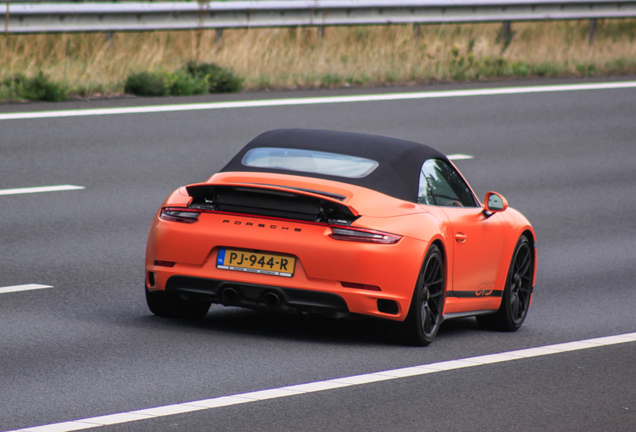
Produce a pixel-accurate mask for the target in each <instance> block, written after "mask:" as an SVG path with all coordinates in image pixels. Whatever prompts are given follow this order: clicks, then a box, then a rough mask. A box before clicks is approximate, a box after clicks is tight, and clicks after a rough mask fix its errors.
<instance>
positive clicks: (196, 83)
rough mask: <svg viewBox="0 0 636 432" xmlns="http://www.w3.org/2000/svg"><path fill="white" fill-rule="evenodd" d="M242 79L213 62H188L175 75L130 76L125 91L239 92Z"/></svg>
mask: <svg viewBox="0 0 636 432" xmlns="http://www.w3.org/2000/svg"><path fill="white" fill-rule="evenodd" d="M242 87H243V80H242V79H241V78H239V77H238V76H236V75H235V74H234V72H232V71H231V70H229V69H225V68H222V67H220V66H217V65H215V64H214V63H199V64H197V63H196V62H190V63H188V64H187V65H186V67H185V68H184V69H181V70H177V71H175V72H165V71H143V72H137V73H134V74H132V75H129V76H128V78H127V79H126V84H125V86H124V91H125V92H126V93H132V94H135V95H138V96H168V95H173V96H189V95H198V94H204V93H208V92H209V93H229V92H236V91H240V90H241V89H242Z"/></svg>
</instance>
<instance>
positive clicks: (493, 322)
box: [477, 235, 534, 332]
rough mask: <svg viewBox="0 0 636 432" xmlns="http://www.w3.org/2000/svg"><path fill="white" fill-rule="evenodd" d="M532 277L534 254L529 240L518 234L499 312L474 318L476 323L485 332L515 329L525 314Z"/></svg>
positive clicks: (524, 317) (528, 304)
mask: <svg viewBox="0 0 636 432" xmlns="http://www.w3.org/2000/svg"><path fill="white" fill-rule="evenodd" d="M533 275H534V253H533V250H532V246H530V241H529V240H528V238H527V237H526V236H525V235H522V236H521V237H520V238H519V241H518V242H517V245H516V246H515V250H514V253H513V254H512V260H511V261H510V267H509V269H508V276H507V277H506V286H505V288H504V292H503V296H502V299H501V306H500V307H499V310H498V311H497V312H496V313H495V314H493V315H482V316H478V317H477V323H478V324H479V325H480V326H481V327H482V328H485V329H488V330H497V331H505V332H514V331H517V330H519V328H520V327H521V325H522V324H523V321H524V320H525V319H526V315H527V314H528V307H529V306H530V298H531V296H532V277H533Z"/></svg>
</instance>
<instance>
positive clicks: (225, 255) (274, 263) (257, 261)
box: [216, 249, 296, 277]
mask: <svg viewBox="0 0 636 432" xmlns="http://www.w3.org/2000/svg"><path fill="white" fill-rule="evenodd" d="M295 265H296V258H293V257H290V256H283V255H275V254H265V253H258V252H248V251H240V250H234V249H219V255H218V256H217V258H216V267H217V268H220V269H224V270H236V271H244V272H249V273H260V274H267V275H274V276H285V277H292V276H293V275H294V266H295Z"/></svg>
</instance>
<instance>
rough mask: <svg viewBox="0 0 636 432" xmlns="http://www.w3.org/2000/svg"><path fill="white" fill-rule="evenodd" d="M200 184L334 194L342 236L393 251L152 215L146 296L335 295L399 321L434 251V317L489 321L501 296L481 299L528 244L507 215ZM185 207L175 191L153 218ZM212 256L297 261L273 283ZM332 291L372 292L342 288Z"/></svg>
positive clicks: (221, 180)
mask: <svg viewBox="0 0 636 432" xmlns="http://www.w3.org/2000/svg"><path fill="white" fill-rule="evenodd" d="M206 183H207V184H211V185H230V184H233V185H236V184H244V185H246V186H248V185H249V186H250V187H253V186H254V185H255V184H257V185H261V186H257V187H268V188H270V189H271V188H283V189H284V188H295V189H296V190H299V189H312V190H317V189H318V190H320V191H324V192H328V193H333V194H338V195H341V196H343V197H344V199H342V200H341V201H340V200H339V201H338V202H339V203H341V204H342V205H344V206H347V207H348V208H349V209H351V211H352V213H353V214H355V215H360V217H359V218H358V219H356V220H355V221H354V222H353V223H352V224H351V228H355V227H364V228H365V229H373V230H378V231H382V232H387V233H393V234H398V235H400V236H402V238H401V239H400V240H399V241H398V242H397V243H395V244H368V243H360V242H351V241H342V240H336V239H334V238H331V237H330V236H329V234H330V233H332V230H331V228H330V226H329V225H327V224H319V223H311V222H302V221H298V220H285V219H277V218H270V217H265V216H254V215H245V214H235V213H223V212H214V211H210V212H203V213H202V214H201V215H200V217H199V219H198V220H197V221H196V222H195V223H181V222H175V221H170V220H164V219H161V218H160V217H159V215H160V211H161V209H160V210H159V211H158V212H157V214H156V215H155V217H154V219H153V222H152V225H151V228H150V233H149V236H148V243H147V250H146V263H145V264H146V265H145V267H146V284H147V286H148V289H149V290H151V291H154V290H163V289H165V286H166V281H167V280H168V278H170V277H171V276H174V275H187V276H189V277H195V278H207V279H217V280H224V281H235V282H237V283H246V284H261V285H274V286H278V287H283V288H295V289H304V290H311V291H315V292H325V293H333V294H337V295H338V296H340V297H341V298H342V299H344V301H345V302H346V304H347V307H348V310H349V312H351V313H354V314H362V315H368V316H375V317H380V318H385V319H391V320H396V321H402V320H404V319H405V318H406V315H407V313H408V311H409V307H410V303H411V298H412V295H413V291H414V288H415V284H416V281H417V277H418V275H419V272H420V267H421V264H422V262H423V259H424V256H425V254H426V251H427V248H428V246H429V244H430V243H431V242H434V241H435V242H438V243H439V244H440V245H441V247H442V249H443V252H444V255H445V262H446V263H447V265H446V273H447V274H446V280H447V284H446V286H447V288H446V290H447V293H446V301H445V306H444V314H447V315H448V316H452V314H462V313H470V312H475V311H477V312H483V311H495V310H497V309H498V308H499V305H500V303H501V296H495V295H491V294H492V293H495V292H497V291H499V292H501V291H502V290H503V287H504V283H505V280H506V275H507V271H508V267H509V263H510V260H511V258H512V253H513V250H514V247H515V245H516V243H517V240H518V239H519V236H520V235H521V234H522V233H527V234H529V235H530V236H531V242H534V231H533V230H532V227H531V226H530V224H529V223H528V221H527V220H526V219H525V218H524V217H523V216H522V215H521V214H520V213H519V212H516V211H515V210H513V209H510V208H509V209H507V210H506V211H504V212H501V213H495V214H492V215H490V217H488V218H487V217H486V216H485V215H484V212H483V209H482V208H478V207H477V208H470V209H467V208H449V207H443V208H442V207H436V206H427V205H423V204H416V203H411V202H407V201H403V200H400V199H397V198H393V197H390V196H388V195H385V194H382V193H379V192H376V191H374V190H371V189H367V188H364V187H359V186H355V185H351V184H345V183H340V182H336V181H331V180H324V179H318V178H307V177H303V176H296V175H287V174H273V173H253V172H244V173H243V172H223V173H218V174H215V175H214V176H212V177H211V178H210V179H208V180H207V182H206ZM263 185H265V186H263ZM273 185H276V186H273ZM302 193H304V194H307V195H312V194H311V192H302ZM321 198H323V199H325V197H324V196H322V197H321ZM190 201H191V198H190V196H189V195H188V193H187V191H186V190H185V188H180V189H178V190H176V191H175V192H174V193H172V194H171V195H170V196H169V197H168V198H167V199H166V201H165V202H164V203H163V205H162V208H165V207H185V206H187V205H188V203H189V202H190ZM462 236H463V237H462ZM493 239H495V240H493ZM221 248H231V249H238V250H246V251H253V252H262V253H275V254H279V255H284V256H293V257H295V258H296V259H297V260H296V265H295V269H294V274H293V276H292V277H281V276H275V275H267V274H257V273H247V272H238V271H232V270H226V269H220V268H217V267H216V259H217V254H218V251H219V249H221ZM157 262H170V263H174V265H173V266H172V267H168V266H165V265H157ZM160 264H161V263H160ZM151 274H152V278H151V277H150V275H151ZM342 282H346V283H353V284H360V285H371V286H375V287H379V290H377V291H376V290H370V289H362V288H349V287H345V286H343V284H342ZM533 285H534V282H533ZM378 300H392V301H394V302H395V303H396V304H397V305H398V311H397V313H386V312H381V311H380V310H379V307H378Z"/></svg>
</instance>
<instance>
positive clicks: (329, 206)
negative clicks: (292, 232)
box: [186, 183, 360, 225]
mask: <svg viewBox="0 0 636 432" xmlns="http://www.w3.org/2000/svg"><path fill="white" fill-rule="evenodd" d="M186 190H187V191H188V195H190V196H191V197H192V202H191V203H190V205H189V207H191V208H200V209H204V210H215V211H221V212H229V213H242V214H249V215H256V216H268V217H276V218H284V219H296V220H302V221H311V222H322V223H329V224H337V225H349V224H351V222H353V221H354V220H356V219H357V218H358V217H360V215H359V213H358V212H357V211H356V210H355V209H354V208H353V207H351V206H349V205H347V204H344V203H342V202H341V201H342V200H343V199H344V198H345V197H343V196H341V195H338V194H332V193H328V192H322V191H314V190H310V189H301V188H294V187H286V186H274V185H262V184H253V183H229V184H228V183H223V184H210V183H201V184H194V185H190V186H186Z"/></svg>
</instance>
